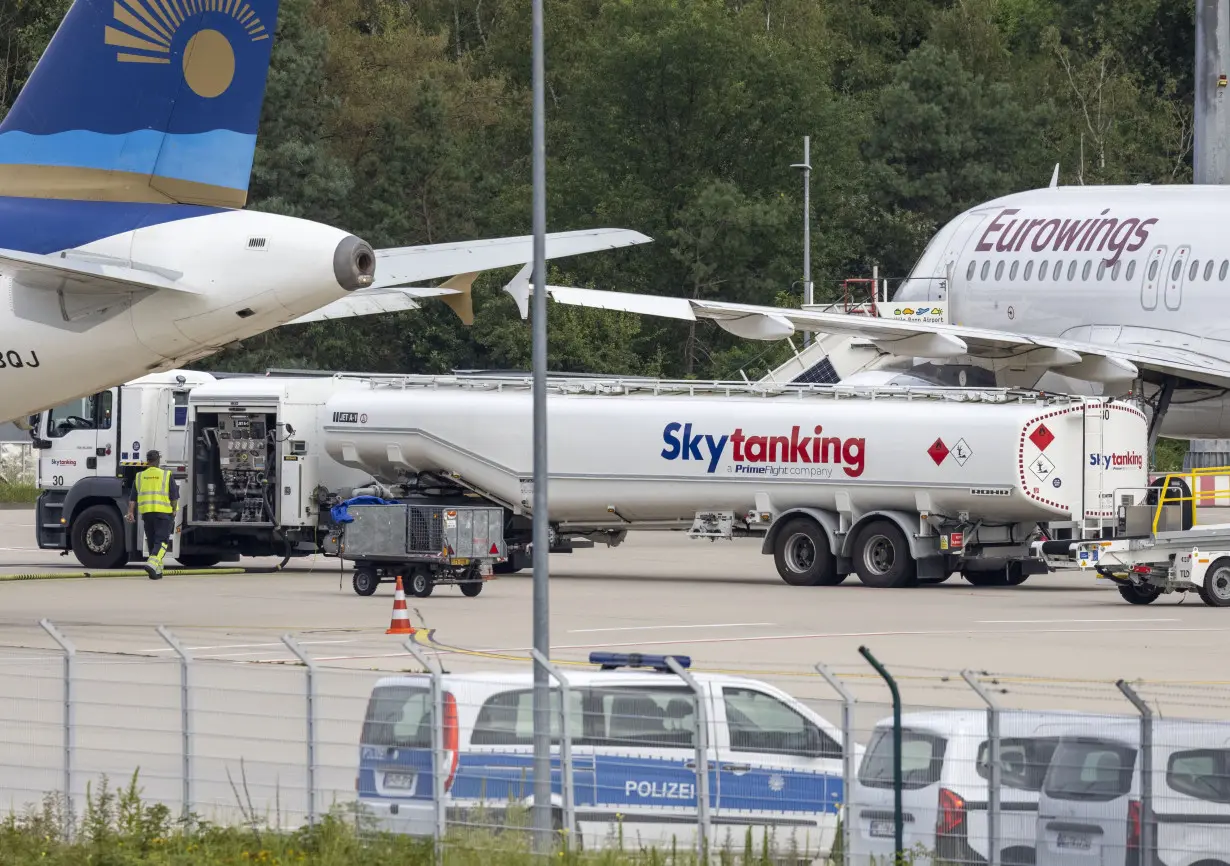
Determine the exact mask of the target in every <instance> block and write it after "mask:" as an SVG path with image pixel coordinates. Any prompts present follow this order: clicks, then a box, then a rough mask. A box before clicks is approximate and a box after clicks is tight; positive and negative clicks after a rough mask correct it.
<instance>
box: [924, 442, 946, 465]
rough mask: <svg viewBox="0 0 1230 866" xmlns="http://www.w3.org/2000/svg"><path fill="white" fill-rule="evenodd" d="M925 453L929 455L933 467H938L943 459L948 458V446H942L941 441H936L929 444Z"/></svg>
mask: <svg viewBox="0 0 1230 866" xmlns="http://www.w3.org/2000/svg"><path fill="white" fill-rule="evenodd" d="M927 453H928V454H930V455H931V459H932V460H934V461H935V465H936V466H939V465H940V464H941V463H943V462H944V458H945V457H947V456H948V446H947V445H945V444H944V440H943V439H936V440H935V441H934V442H932V443H931V447H930V448H928V449H927Z"/></svg>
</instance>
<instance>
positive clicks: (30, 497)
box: [0, 481, 39, 505]
mask: <svg viewBox="0 0 1230 866" xmlns="http://www.w3.org/2000/svg"><path fill="white" fill-rule="evenodd" d="M38 494H39V489H38V488H37V487H35V486H34V485H33V484H9V483H8V482H7V481H0V504H3V505H33V504H34V503H35V502H36V501H37V500H38Z"/></svg>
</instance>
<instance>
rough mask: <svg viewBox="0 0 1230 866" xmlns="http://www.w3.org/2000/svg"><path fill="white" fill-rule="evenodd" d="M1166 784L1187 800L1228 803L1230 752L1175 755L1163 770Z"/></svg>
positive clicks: (1200, 751) (1208, 750) (1219, 751)
mask: <svg viewBox="0 0 1230 866" xmlns="http://www.w3.org/2000/svg"><path fill="white" fill-rule="evenodd" d="M1166 784H1167V785H1168V786H1169V787H1170V789H1171V790H1173V791H1178V792H1179V793H1180V794H1187V795H1188V796H1189V797H1196V798H1197V799H1200V800H1209V801H1211V802H1214V803H1230V749H1196V750H1194V751H1190V752H1175V753H1174V754H1173V755H1171V756H1170V762H1169V763H1168V764H1167V766H1166Z"/></svg>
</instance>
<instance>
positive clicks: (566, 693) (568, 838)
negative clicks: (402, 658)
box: [530, 647, 577, 849]
mask: <svg viewBox="0 0 1230 866" xmlns="http://www.w3.org/2000/svg"><path fill="white" fill-rule="evenodd" d="M530 655H532V656H533V657H534V660H535V661H536V662H538V663H539V664H540V665H542V666H543V667H544V668H545V669H546V671H547V673H549V674H550V675H551V676H552V677H553V678H554V679H555V681H556V682H557V683H559V717H560V718H559V722H560V727H559V793H560V798H561V799H562V800H563V801H564V830H565V832H564V848H565V849H569V848H571V847H572V834H573V833H575V832H576V831H577V803H576V790H575V788H574V779H573V775H572V720H571V719H570V718H569V717H568V708H569V706H571V699H570V697H571V694H572V691H571V689H572V686H571V684H569V682H568V678H567V677H566V676H564V672H563V671H561V670H560V669H559V667H557V666H556V665H554V664H552V663H551V660H550V659H548V658H547V657H546V656H544V655H543V654H542V653H540V652H539V651H538V650H537V648H534V647H531V648H530Z"/></svg>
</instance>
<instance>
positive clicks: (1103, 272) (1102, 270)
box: [1098, 259, 1106, 283]
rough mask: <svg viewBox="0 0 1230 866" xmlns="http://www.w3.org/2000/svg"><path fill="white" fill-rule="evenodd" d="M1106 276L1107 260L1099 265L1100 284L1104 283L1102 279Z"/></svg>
mask: <svg viewBox="0 0 1230 866" xmlns="http://www.w3.org/2000/svg"><path fill="white" fill-rule="evenodd" d="M1105 276H1106V260H1105V259H1103V260H1102V261H1101V262H1099V263H1098V282H1099V283H1100V282H1102V278H1103V277H1105Z"/></svg>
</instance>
